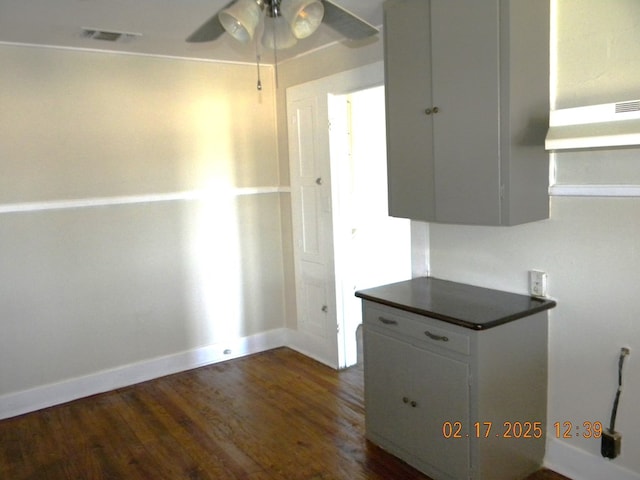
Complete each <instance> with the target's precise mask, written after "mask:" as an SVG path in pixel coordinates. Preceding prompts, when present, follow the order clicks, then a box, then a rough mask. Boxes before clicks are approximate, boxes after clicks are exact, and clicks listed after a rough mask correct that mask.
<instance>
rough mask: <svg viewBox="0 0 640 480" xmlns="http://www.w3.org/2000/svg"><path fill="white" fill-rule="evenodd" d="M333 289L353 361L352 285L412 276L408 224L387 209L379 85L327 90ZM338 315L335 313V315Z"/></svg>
mask: <svg viewBox="0 0 640 480" xmlns="http://www.w3.org/2000/svg"><path fill="white" fill-rule="evenodd" d="M328 106H329V119H330V124H331V128H330V133H329V140H330V155H331V170H332V175H331V176H332V188H333V189H334V190H337V192H334V195H333V198H334V199H336V198H337V199H338V201H337V202H335V203H334V212H333V213H334V215H333V217H334V242H335V244H334V251H335V258H336V271H335V274H336V290H337V292H336V294H337V296H338V298H339V299H340V297H342V302H340V301H338V305H340V303H342V309H343V311H342V324H341V325H340V322H339V325H340V328H341V331H342V333H341V334H340V335H339V338H338V342H339V345H338V349H339V353H340V358H342V359H344V363H343V365H344V366H345V367H346V366H350V365H353V364H355V363H356V362H357V360H359V359H358V351H357V342H356V338H357V334H356V332H357V330H358V326H359V325H360V324H361V323H362V309H361V301H360V300H359V299H357V298H356V297H355V296H354V292H355V291H356V290H361V289H364V288H370V287H374V286H378V285H382V284H385V283H391V282H394V281H401V280H406V279H408V278H410V277H411V230H410V228H411V227H410V222H409V220H406V219H400V218H393V217H390V216H389V214H388V202H387V163H386V127H385V101H384V86H382V85H381V86H376V87H372V88H367V89H363V90H358V91H355V92H350V93H347V94H342V95H330V96H329V101H328ZM338 319H340V314H339V315H338Z"/></svg>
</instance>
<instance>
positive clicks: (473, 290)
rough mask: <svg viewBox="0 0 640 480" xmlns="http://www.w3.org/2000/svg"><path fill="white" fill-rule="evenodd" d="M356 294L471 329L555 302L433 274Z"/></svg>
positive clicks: (502, 322) (510, 318) (477, 328)
mask: <svg viewBox="0 0 640 480" xmlns="http://www.w3.org/2000/svg"><path fill="white" fill-rule="evenodd" d="M355 295H356V297H359V298H362V299H364V300H369V301H371V302H375V303H380V304H382V305H387V306H390V307H395V308H398V309H400V310H404V311H407V312H412V313H417V314H418V315H425V316H428V317H431V318H436V319H438V320H442V321H444V322H447V323H453V324H455V325H460V326H461V327H465V328H470V329H473V330H486V329H488V328H492V327H496V326H498V325H502V324H505V323H508V322H512V321H514V320H517V319H519V318H523V317H526V316H529V315H533V314H534V313H538V312H542V311H544V310H548V309H550V308H553V307H555V306H556V302H555V301H553V300H549V299H546V298H536V297H530V296H528V295H519V294H516V293H509V292H503V291H500V290H492V289H489V288H482V287H474V286H472V285H466V284H464V283H457V282H450V281H447V280H440V279H437V278H433V277H422V278H415V279H413V280H406V281H404V282H398V283H392V284H389V285H382V286H380V287H375V288H368V289H366V290H360V291H358V292H356V294H355Z"/></svg>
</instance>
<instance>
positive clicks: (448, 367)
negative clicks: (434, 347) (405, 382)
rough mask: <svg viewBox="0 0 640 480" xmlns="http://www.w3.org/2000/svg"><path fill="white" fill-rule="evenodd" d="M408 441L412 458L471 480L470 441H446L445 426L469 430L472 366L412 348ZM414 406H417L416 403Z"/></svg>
mask: <svg viewBox="0 0 640 480" xmlns="http://www.w3.org/2000/svg"><path fill="white" fill-rule="evenodd" d="M407 353H408V360H409V367H408V368H409V369H410V370H412V371H414V377H413V385H412V390H411V392H412V393H411V399H410V405H411V409H410V412H409V413H410V418H411V419H410V422H409V425H410V427H409V428H410V430H409V435H408V436H409V438H410V445H411V450H412V453H413V455H415V456H416V457H417V458H419V459H420V460H422V461H424V462H426V463H428V464H430V465H432V466H434V467H435V468H437V469H438V470H440V471H442V472H445V473H447V474H448V475H451V477H453V478H456V479H467V478H469V467H470V452H469V438H468V437H466V436H465V435H466V433H463V435H462V438H445V436H444V435H443V431H442V427H443V424H444V422H451V423H452V424H453V423H455V422H460V423H461V424H462V425H463V426H464V428H465V429H467V428H468V427H469V408H470V407H469V365H468V364H467V363H463V362H459V361H457V360H454V359H452V358H448V357H445V356H443V355H439V354H437V353H434V352H431V351H428V350H422V349H418V348H415V347H411V348H410V349H409V350H408V351H407ZM413 402H415V403H413Z"/></svg>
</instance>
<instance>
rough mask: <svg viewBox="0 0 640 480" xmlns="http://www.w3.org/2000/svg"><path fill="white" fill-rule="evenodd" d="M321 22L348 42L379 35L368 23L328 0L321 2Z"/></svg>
mask: <svg viewBox="0 0 640 480" xmlns="http://www.w3.org/2000/svg"><path fill="white" fill-rule="evenodd" d="M322 3H323V4H324V18H323V20H322V21H323V22H324V23H326V24H327V26H329V27H331V28H333V29H334V30H335V31H336V32H338V33H340V34H341V35H344V36H345V37H347V38H348V39H350V40H360V39H363V38H367V37H370V36H372V35H375V34H376V33H379V30H378V29H377V28H376V27H374V26H373V25H371V24H370V23H369V22H367V21H365V20H363V19H361V18H359V17H357V16H355V15H354V14H353V13H351V12H349V11H347V10H345V9H344V8H342V7H340V6H338V5H336V4H335V3H333V2H331V1H329V0H323V2H322Z"/></svg>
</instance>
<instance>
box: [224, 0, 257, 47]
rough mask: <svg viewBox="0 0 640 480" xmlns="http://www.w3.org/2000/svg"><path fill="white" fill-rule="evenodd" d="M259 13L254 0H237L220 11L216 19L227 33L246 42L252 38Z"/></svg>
mask: <svg viewBox="0 0 640 480" xmlns="http://www.w3.org/2000/svg"><path fill="white" fill-rule="evenodd" d="M261 13H262V12H261V10H260V6H259V5H258V4H257V3H256V1H255V0H238V1H237V2H236V3H234V4H233V5H231V6H230V7H229V8H225V9H224V10H223V11H222V12H220V14H219V15H218V19H219V20H220V23H221V24H222V26H223V27H224V29H225V30H226V31H227V32H228V33H229V35H231V36H232V37H233V38H235V39H236V40H238V41H240V42H243V43H247V42H248V41H249V40H251V39H252V38H253V34H254V32H255V30H256V27H257V26H258V22H260V14H261Z"/></svg>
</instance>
